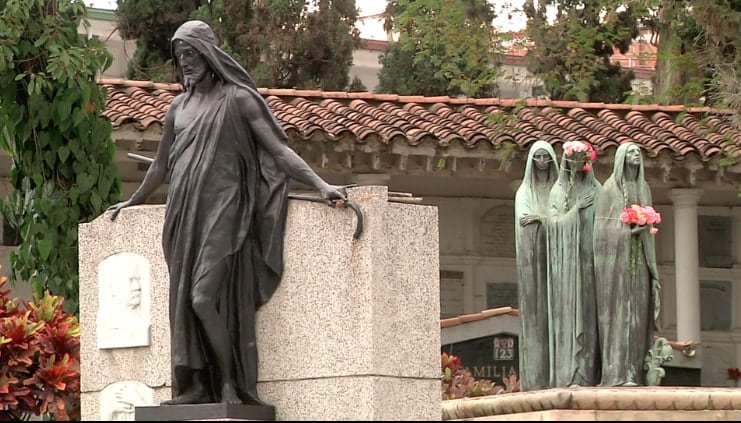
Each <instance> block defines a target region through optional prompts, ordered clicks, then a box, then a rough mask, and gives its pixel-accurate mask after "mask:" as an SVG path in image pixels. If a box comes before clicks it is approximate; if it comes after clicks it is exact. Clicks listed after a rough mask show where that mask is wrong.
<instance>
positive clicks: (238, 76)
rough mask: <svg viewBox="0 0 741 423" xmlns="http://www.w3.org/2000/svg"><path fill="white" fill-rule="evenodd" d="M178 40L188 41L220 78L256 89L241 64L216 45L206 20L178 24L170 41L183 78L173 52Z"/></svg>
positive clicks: (216, 41) (181, 76) (179, 73)
mask: <svg viewBox="0 0 741 423" xmlns="http://www.w3.org/2000/svg"><path fill="white" fill-rule="evenodd" d="M180 41H182V42H185V43H188V44H189V45H190V46H191V47H193V48H194V49H196V50H197V51H198V52H199V53H200V54H201V56H203V58H204V59H205V60H206V62H208V65H209V67H210V68H211V71H213V72H214V74H215V75H216V76H218V77H219V78H220V79H221V80H223V81H227V82H230V83H232V84H235V85H238V86H241V87H244V88H251V89H253V90H255V89H257V87H256V85H255V83H254V82H253V81H252V78H251V77H250V75H249V74H248V73H247V71H246V70H245V69H244V68H243V67H242V65H240V64H239V63H237V61H236V60H234V59H233V58H232V57H231V56H229V55H228V54H226V52H224V51H223V50H222V49H220V48H219V47H218V40H217V39H216V35H214V32H213V30H211V27H210V26H208V24H207V23H206V22H203V21H198V20H193V21H187V22H185V23H184V24H182V25H180V27H179V28H178V29H177V31H175V34H174V35H173V36H172V40H171V41H170V53H171V55H172V57H173V61H174V62H175V66H176V67H177V71H178V75H179V76H180V79H181V80H182V79H183V75H182V70H181V68H180V65H179V64H178V59H177V57H176V56H175V54H174V52H175V43H176V42H180ZM185 89H186V90H187V89H188V87H185Z"/></svg>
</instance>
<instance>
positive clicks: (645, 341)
mask: <svg viewBox="0 0 741 423" xmlns="http://www.w3.org/2000/svg"><path fill="white" fill-rule="evenodd" d="M631 146H634V147H637V145H636V144H634V143H626V144H621V145H620V147H618V149H617V152H616V153H615V163H614V169H613V173H612V175H611V176H610V177H609V178H608V179H607V181H605V184H604V189H603V191H602V195H601V196H600V199H599V201H598V202H597V208H596V222H595V231H594V249H595V271H596V273H597V306H598V308H599V310H600V315H599V331H600V345H601V350H602V381H601V385H603V386H619V385H623V384H625V383H635V384H639V385H642V384H644V383H645V381H644V377H643V362H644V359H645V357H646V354H647V353H648V350H649V348H650V347H651V344H652V342H653V334H654V329H655V317H656V316H657V314H658V298H657V297H656V295H658V280H659V277H658V268H657V266H656V253H655V244H654V235H652V234H650V233H649V231H648V230H644V231H642V232H640V233H639V234H637V235H632V234H631V228H630V226H629V225H628V224H626V223H623V222H622V221H621V220H620V213H621V212H622V211H623V209H624V208H625V207H628V206H630V205H631V204H640V205H643V206H647V205H651V191H650V189H649V186H648V183H647V182H646V180H645V176H644V170H643V157H641V162H640V165H639V167H638V171H637V172H636V175H637V179H635V180H633V181H630V180H628V179H627V178H626V176H625V161H626V153H627V151H628V148H629V147H631Z"/></svg>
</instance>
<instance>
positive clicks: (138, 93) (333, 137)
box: [99, 79, 741, 161]
mask: <svg viewBox="0 0 741 423" xmlns="http://www.w3.org/2000/svg"><path fill="white" fill-rule="evenodd" d="M99 84H100V85H102V86H103V87H105V88H106V89H107V93H108V94H107V96H108V97H107V104H106V109H105V111H104V112H103V116H104V117H106V118H107V119H108V120H110V121H111V123H112V124H113V125H114V127H119V126H122V125H126V124H133V126H134V127H135V128H137V129H139V130H146V129H147V128H149V127H150V126H152V125H155V124H160V125H161V124H162V122H163V120H164V117H165V112H166V111H167V108H168V107H169V104H170V102H171V101H172V100H173V98H174V97H175V96H176V95H178V94H180V93H181V92H182V86H181V85H180V84H162V83H154V82H150V81H129V80H123V79H102V80H100V81H99ZM258 92H259V93H260V94H261V95H263V97H264V98H265V99H266V101H267V103H268V106H269V107H270V108H271V110H272V111H273V113H274V114H275V116H276V118H277V119H278V121H279V122H280V123H281V125H283V127H284V129H285V130H286V132H287V133H288V134H289V136H291V137H295V138H298V139H303V140H310V139H314V140H325V141H337V140H340V139H348V138H349V139H352V140H353V141H354V142H356V143H361V144H362V143H367V142H368V141H370V140H375V141H377V142H380V143H382V144H387V145H388V144H392V143H396V142H401V143H407V144H408V145H410V146H417V145H420V144H422V143H430V142H432V143H435V144H436V146H437V147H441V148H446V147H449V146H452V145H460V146H463V147H465V148H467V149H475V148H484V146H485V147H487V148H488V147H494V148H497V147H499V146H500V145H501V144H502V143H506V142H512V143H515V144H516V145H517V147H518V148H519V149H520V150H526V149H527V148H529V146H530V145H531V144H532V143H533V142H535V141H536V140H538V139H544V140H547V141H549V142H550V143H551V144H553V145H554V146H556V145H559V144H561V143H562V142H564V141H566V140H571V139H580V140H584V141H588V142H590V143H591V144H592V145H593V146H594V147H595V149H596V150H597V151H598V152H599V153H602V152H604V151H605V150H607V149H612V148H616V147H617V146H618V145H619V144H621V143H623V142H627V141H634V142H637V143H639V144H640V145H641V146H642V147H643V148H644V149H645V151H646V153H647V155H648V156H649V157H656V156H658V155H660V154H667V155H669V156H670V157H671V159H673V160H683V159H685V158H687V157H688V156H695V157H696V158H697V159H699V160H701V161H709V160H710V159H712V158H713V157H714V156H716V155H718V154H720V153H722V152H723V151H724V150H726V151H737V150H739V149H741V132H739V131H738V130H736V129H734V127H733V126H732V125H731V124H730V123H729V116H730V115H731V112H729V111H723V110H715V109H710V108H707V107H685V106H681V105H679V106H676V105H670V106H661V105H656V104H652V105H630V104H604V103H580V102H576V101H551V100H543V99H530V100H518V99H500V98H476V99H473V98H450V97H446V96H437V97H423V96H400V95H396V94H374V93H367V92H366V93H347V92H330V91H318V90H294V89H270V88H260V89H258Z"/></svg>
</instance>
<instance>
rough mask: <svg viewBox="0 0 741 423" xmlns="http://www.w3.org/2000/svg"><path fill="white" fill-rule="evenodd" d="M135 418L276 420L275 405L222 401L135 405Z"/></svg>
mask: <svg viewBox="0 0 741 423" xmlns="http://www.w3.org/2000/svg"><path fill="white" fill-rule="evenodd" d="M134 420H136V421H174V420H178V421H184V420H275V407H272V406H270V407H265V406H261V405H247V404H222V403H215V404H184V405H155V406H147V407H135V408H134Z"/></svg>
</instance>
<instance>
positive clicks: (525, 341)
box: [515, 140, 558, 391]
mask: <svg viewBox="0 0 741 423" xmlns="http://www.w3.org/2000/svg"><path fill="white" fill-rule="evenodd" d="M557 177H558V161H557V159H556V153H555V151H554V150H553V147H552V146H551V145H550V144H549V143H548V142H547V141H542V140H539V141H536V142H535V143H533V145H532V147H530V152H529V153H528V156H527V162H526V163H525V173H524V175H523V176H522V183H521V184H520V187H519V188H518V189H517V193H516V194H515V246H516V251H517V281H518V292H519V301H520V306H519V308H520V347H519V352H520V364H521V365H520V389H522V390H523V391H529V390H533V389H542V388H546V387H548V385H549V383H550V375H549V374H550V366H549V361H548V240H547V235H548V234H547V224H548V195H549V194H550V192H551V188H552V187H553V184H554V183H555V182H556V178H557Z"/></svg>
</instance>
